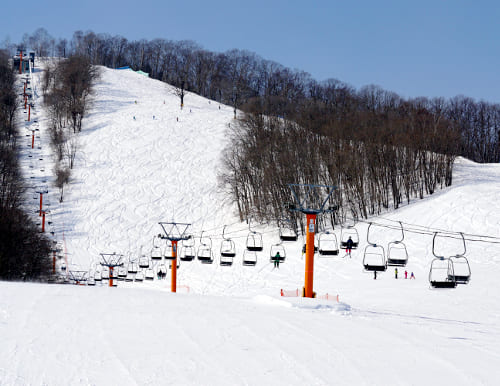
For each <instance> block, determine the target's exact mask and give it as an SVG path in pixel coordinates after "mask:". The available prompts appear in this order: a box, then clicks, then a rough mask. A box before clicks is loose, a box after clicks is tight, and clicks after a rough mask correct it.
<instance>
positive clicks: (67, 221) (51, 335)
mask: <svg viewBox="0 0 500 386" xmlns="http://www.w3.org/2000/svg"><path fill="white" fill-rule="evenodd" d="M40 74H41V72H35V73H34V74H33V75H34V83H35V84H37V79H38V78H39V77H40ZM38 81H39V80H38ZM136 101H137V103H135V102H136ZM164 101H165V103H164ZM185 103H186V104H185V107H184V109H183V110H182V111H181V110H180V108H179V99H178V97H176V96H175V95H174V94H173V93H172V89H171V88H170V86H168V85H165V84H164V83H161V82H158V81H154V80H151V79H148V78H145V77H144V76H141V75H137V74H135V73H133V72H129V71H115V70H109V69H104V68H103V69H102V78H101V80H100V81H99V83H98V85H97V90H96V95H95V101H94V105H93V108H92V110H91V112H90V115H89V117H87V118H86V120H85V121H84V129H83V131H82V133H81V135H80V143H79V146H80V151H79V153H78V155H77V159H76V165H75V169H74V171H73V175H72V182H71V184H70V185H69V187H68V188H67V190H66V193H65V199H64V202H63V203H62V204H59V203H58V200H57V198H58V192H57V189H56V188H54V187H53V186H52V184H51V177H50V174H51V169H52V168H53V161H52V160H51V157H50V150H49V149H48V135H47V119H46V116H45V115H44V112H43V111H42V110H41V108H40V107H38V106H36V107H35V109H34V110H33V112H32V113H33V114H34V115H33V116H34V117H35V118H36V119H37V120H38V123H36V125H37V126H39V128H40V137H39V138H37V139H36V140H37V141H38V142H37V144H41V149H37V148H35V149H34V150H33V151H32V150H31V149H29V147H27V146H26V148H25V150H24V152H23V159H22V161H23V167H24V168H25V171H26V176H27V178H28V177H30V181H33V184H34V186H33V189H36V188H37V187H38V188H39V187H40V186H41V185H43V184H44V182H43V180H45V179H47V182H46V184H47V186H48V189H49V194H48V195H47V196H48V197H47V198H46V201H45V205H46V204H49V205H50V206H49V207H48V208H50V214H49V217H48V218H49V220H50V221H51V224H50V225H48V229H49V231H52V232H54V234H55V237H56V239H57V240H58V241H59V242H60V243H61V245H62V246H63V249H64V252H65V257H66V259H67V264H68V268H69V269H75V270H76V269H84V270H87V269H95V268H96V263H97V262H98V261H99V258H100V255H99V254H100V253H113V252H116V253H120V254H123V255H124V258H125V260H126V259H128V258H129V257H132V258H134V257H138V256H139V255H141V254H145V255H148V254H149V253H150V250H151V247H152V239H153V236H154V235H157V234H158V233H161V227H160V226H159V225H158V222H160V221H172V220H173V221H176V222H188V223H192V227H191V229H192V232H193V234H195V235H196V236H197V238H196V246H198V245H199V236H200V233H201V231H202V230H203V231H205V232H204V236H207V235H209V236H211V237H212V242H213V251H214V257H215V263H214V264H212V265H206V264H201V263H200V262H198V261H193V262H182V263H181V266H180V268H179V270H178V286H179V292H178V293H176V294H173V293H171V292H170V271H169V273H168V275H167V279H166V280H155V281H153V282H146V281H144V282H142V283H137V282H131V283H128V282H122V281H120V282H118V286H117V287H116V288H109V287H107V286H106V285H104V284H100V285H99V284H98V285H96V286H95V287H90V286H74V285H58V284H50V285H49V284H27V283H7V282H0V293H1V296H0V340H1V342H2V345H1V346H0V384H1V385H80V384H88V385H94V384H95V385H104V384H120V385H136V384H140V385H145V384H155V385H156V384H172V385H173V384H175V385H235V384H236V385H239V384H242V385H331V384H336V385H353V384H354V385H388V384H396V385H414V384H451V383H453V384H455V385H475V384H485V385H494V384H497V379H498V378H499V377H500V369H499V366H498V363H500V348H499V347H500V327H499V319H500V291H499V287H500V286H499V284H498V280H497V278H498V277H499V275H500V244H495V243H494V241H496V242H498V241H499V240H498V239H495V238H485V237H478V236H481V235H482V236H492V237H497V238H498V237H499V233H498V229H499V228H500V202H499V201H498V200H497V197H498V192H499V191H500V165H492V164H489V165H478V164H475V163H473V162H470V161H468V160H465V159H461V158H459V159H458V160H457V162H456V165H455V180H454V184H453V186H452V187H450V188H447V189H445V190H443V191H439V192H437V193H436V194H434V195H432V196H430V197H427V198H425V199H424V200H419V201H415V202H413V203H412V204H410V205H408V206H405V207H402V208H401V209H399V210H397V211H395V212H392V213H389V214H386V215H384V216H381V217H378V218H374V219H371V220H372V221H373V222H374V225H372V227H371V229H370V238H373V239H375V240H376V242H377V244H381V245H383V246H384V248H387V243H388V242H389V241H391V240H394V239H397V238H398V234H397V231H396V230H393V229H392V230H391V229H389V228H383V227H380V226H378V224H391V225H394V224H397V223H395V222H394V221H401V222H402V223H403V224H404V227H405V229H407V230H419V231H422V230H428V229H429V228H431V229H433V230H436V229H441V230H446V231H453V232H463V233H464V234H466V237H467V239H475V240H480V241H467V254H466V256H467V258H468V259H469V262H470V265H471V270H472V280H471V281H470V283H469V284H468V285H460V286H458V287H457V288H456V289H451V290H431V289H430V288H429V283H428V280H427V276H428V273H429V268H430V264H431V261H432V258H433V255H432V234H431V233H425V232H409V231H407V232H405V239H404V241H405V244H406V246H407V248H408V252H409V261H408V265H407V267H406V268H399V279H397V280H396V279H395V278H394V270H393V268H389V269H388V271H387V272H385V273H381V274H379V275H378V278H377V280H373V275H372V274H371V273H365V272H364V271H363V267H362V260H363V250H364V248H365V246H366V245H367V243H366V232H367V228H368V224H367V223H358V224H357V225H356V228H357V230H358V232H359V235H360V247H359V249H358V250H356V251H354V252H353V255H352V258H349V257H344V258H342V257H332V258H322V257H319V255H317V257H316V258H315V276H314V290H315V291H316V292H317V293H318V295H325V294H329V297H330V298H331V300H326V299H304V298H295V297H280V290H281V289H284V290H287V291H295V290H296V289H297V288H299V289H300V288H301V287H302V286H303V282H304V260H303V257H302V255H301V248H302V244H303V240H301V239H300V238H299V241H297V242H287V243H284V246H285V248H286V254H287V257H286V261H285V262H284V263H283V264H280V267H279V269H273V267H272V264H271V263H269V248H270V246H271V245H272V244H275V243H277V242H278V230H277V229H276V228H275V227H273V226H272V225H267V226H266V225H257V224H252V225H251V228H252V229H254V230H258V231H260V232H262V234H263V236H264V237H263V238H264V246H265V249H264V251H263V252H262V253H259V256H258V257H259V260H258V263H257V265H256V266H255V267H245V266H243V265H242V264H241V259H242V255H243V250H244V247H245V242H246V235H247V233H248V231H249V228H248V225H247V224H245V223H240V222H239V221H238V218H237V216H236V213H235V210H234V208H233V207H231V205H230V204H229V203H228V201H227V197H226V196H225V195H224V193H223V192H221V191H220V189H219V188H218V187H217V180H216V176H217V172H218V170H219V168H220V156H221V152H222V149H223V148H224V147H225V145H226V143H227V142H226V141H227V131H226V130H227V128H228V125H230V124H233V122H234V120H233V116H232V109H231V108H229V107H227V106H223V105H222V106H220V109H219V105H218V103H215V102H213V101H212V102H211V103H209V102H208V100H206V99H204V98H201V97H198V96H196V95H192V94H188V95H187V96H186V100H185ZM37 107H38V108H37ZM153 115H154V119H153ZM134 116H135V118H136V119H135V120H134V119H133V117H134ZM177 118H178V120H177ZM26 125H27V126H30V127H33V126H32V125H34V123H30V124H28V123H27V124H26ZM23 138H24V136H23ZM26 140H28V137H26ZM29 142H30V143H31V138H29ZM29 154H31V155H32V158H36V157H38V156H40V157H39V158H43V160H42V161H40V164H39V163H38V162H37V161H36V160H35V161H32V160H30V159H28V155H29ZM33 156H35V157H33ZM41 165H43V166H44V170H45V171H44V172H41V171H40V169H41V167H39V166H41ZM30 166H33V167H32V168H30ZM31 177H33V178H31ZM29 193H30V195H29V197H28V199H29V200H32V197H31V195H33V193H34V192H33V191H30V192H29ZM34 196H36V195H34ZM35 198H36V197H35ZM29 200H28V204H27V205H32V207H33V210H35V209H36V207H37V204H38V201H36V200H33V201H34V203H33V201H31V203H30V201H29ZM224 225H227V228H226V236H230V237H232V238H233V240H234V241H235V243H236V247H237V256H236V257H235V262H234V264H233V266H231V267H221V266H219V265H218V264H216V263H217V262H218V260H219V254H218V251H219V246H220V243H221V241H222V229H223V227H224ZM417 225H418V227H417ZM335 232H336V234H337V237H338V238H339V239H340V233H339V231H338V230H336V231H335ZM470 235H478V236H474V237H472V236H470ZM438 243H439V245H437V246H436V247H437V248H441V249H442V250H443V251H444V253H447V254H448V255H451V254H455V253H458V251H459V249H460V248H461V245H460V240H458V239H457V240H450V239H444V238H441V239H439V240H438ZM63 262H64V259H62V260H61V261H59V263H58V267H61V265H62V263H63ZM405 270H407V271H408V276H409V273H410V272H414V273H415V276H416V280H410V279H406V280H405V279H404V271H405ZM337 295H338V296H339V302H337V301H336V296H337Z"/></svg>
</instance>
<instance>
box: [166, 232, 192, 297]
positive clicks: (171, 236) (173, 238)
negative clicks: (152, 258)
mask: <svg viewBox="0 0 500 386" xmlns="http://www.w3.org/2000/svg"><path fill="white" fill-rule="evenodd" d="M158 224H160V226H161V228H162V229H163V232H164V233H165V235H161V234H160V235H158V236H159V237H160V238H162V239H165V240H169V241H170V242H171V243H172V256H171V260H172V265H171V269H172V280H171V287H170V288H171V291H172V292H177V243H178V242H179V241H182V240H189V239H190V238H191V237H192V236H191V235H188V234H187V229H188V228H189V227H190V226H191V224H183V223H176V222H159V223H158Z"/></svg>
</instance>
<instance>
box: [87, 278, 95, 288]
mask: <svg viewBox="0 0 500 386" xmlns="http://www.w3.org/2000/svg"><path fill="white" fill-rule="evenodd" d="M95 282H96V280H95V279H94V278H93V277H89V279H88V280H87V285H90V286H95Z"/></svg>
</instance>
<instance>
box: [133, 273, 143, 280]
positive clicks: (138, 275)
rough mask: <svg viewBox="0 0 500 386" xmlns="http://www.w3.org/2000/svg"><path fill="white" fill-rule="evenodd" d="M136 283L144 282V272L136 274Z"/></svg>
mask: <svg viewBox="0 0 500 386" xmlns="http://www.w3.org/2000/svg"><path fill="white" fill-rule="evenodd" d="M134 280H135V281H138V282H141V281H143V280H144V273H143V272H142V271H139V272H137V273H136V274H135V279H134Z"/></svg>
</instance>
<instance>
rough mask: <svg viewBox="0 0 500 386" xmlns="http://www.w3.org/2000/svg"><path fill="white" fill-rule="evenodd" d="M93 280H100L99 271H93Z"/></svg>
mask: <svg viewBox="0 0 500 386" xmlns="http://www.w3.org/2000/svg"><path fill="white" fill-rule="evenodd" d="M94 280H95V281H101V280H102V276H101V271H95V272H94Z"/></svg>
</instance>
